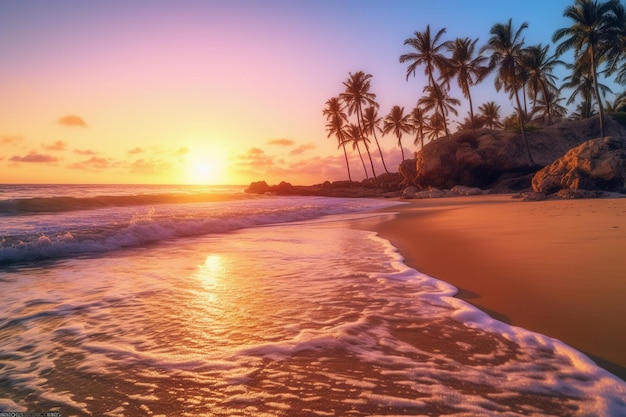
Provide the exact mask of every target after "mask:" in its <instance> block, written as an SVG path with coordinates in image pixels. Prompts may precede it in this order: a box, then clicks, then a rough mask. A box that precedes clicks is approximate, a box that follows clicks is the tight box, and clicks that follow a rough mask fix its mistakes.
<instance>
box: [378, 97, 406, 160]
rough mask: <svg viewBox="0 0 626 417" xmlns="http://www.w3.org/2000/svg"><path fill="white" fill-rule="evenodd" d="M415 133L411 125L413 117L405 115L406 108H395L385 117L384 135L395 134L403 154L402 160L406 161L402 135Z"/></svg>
mask: <svg viewBox="0 0 626 417" xmlns="http://www.w3.org/2000/svg"><path fill="white" fill-rule="evenodd" d="M412 131H413V124H412V123H411V115H410V114H404V107H400V106H393V107H392V108H391V111H390V112H389V114H388V115H387V116H386V117H385V125H384V126H383V133H385V134H387V133H389V132H393V134H394V135H396V137H397V138H398V146H399V147H400V152H401V153H402V160H403V161H404V148H403V147H402V134H403V133H411V132H412Z"/></svg>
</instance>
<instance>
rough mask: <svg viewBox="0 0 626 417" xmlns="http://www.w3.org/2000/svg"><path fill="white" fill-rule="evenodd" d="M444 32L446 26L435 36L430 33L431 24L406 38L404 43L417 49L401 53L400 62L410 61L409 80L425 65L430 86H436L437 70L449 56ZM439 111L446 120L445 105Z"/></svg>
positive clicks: (445, 62)
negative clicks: (442, 39)
mask: <svg viewBox="0 0 626 417" xmlns="http://www.w3.org/2000/svg"><path fill="white" fill-rule="evenodd" d="M444 33H446V28H443V29H440V30H439V31H438V32H437V34H436V35H435V36H434V37H433V36H432V35H431V33H430V25H426V30H425V31H424V32H415V33H414V35H415V37H413V38H407V39H405V40H404V45H409V46H411V47H412V48H413V49H414V50H415V52H410V53H408V54H403V55H400V63H402V64H404V63H405V62H408V63H409V66H408V67H407V70H406V79H407V81H408V79H409V76H411V75H413V76H415V72H416V70H417V67H418V66H420V65H424V67H425V68H424V73H425V74H426V75H427V76H428V86H430V87H434V86H435V85H437V83H436V82H435V70H438V71H439V72H440V73H441V72H442V70H443V69H444V68H445V67H446V65H447V58H446V57H445V56H444V55H443V53H442V52H443V50H444V49H445V48H446V43H445V42H441V37H442V36H443V34H444ZM440 104H441V103H440ZM439 111H440V112H441V116H442V117H443V120H444V121H445V119H446V112H445V109H444V108H443V105H441V106H440V107H439ZM446 132H447V128H446Z"/></svg>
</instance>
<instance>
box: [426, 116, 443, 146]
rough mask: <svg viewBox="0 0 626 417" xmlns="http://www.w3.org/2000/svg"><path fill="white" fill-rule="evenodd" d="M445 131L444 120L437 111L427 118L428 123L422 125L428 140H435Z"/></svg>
mask: <svg viewBox="0 0 626 417" xmlns="http://www.w3.org/2000/svg"><path fill="white" fill-rule="evenodd" d="M445 131H446V130H445V127H444V120H443V117H441V115H440V114H439V113H435V114H433V115H432V116H431V117H430V118H429V119H428V123H427V124H426V125H425V126H424V132H425V133H426V136H428V139H430V140H435V139H437V138H439V137H441V135H442V134H443V133H445Z"/></svg>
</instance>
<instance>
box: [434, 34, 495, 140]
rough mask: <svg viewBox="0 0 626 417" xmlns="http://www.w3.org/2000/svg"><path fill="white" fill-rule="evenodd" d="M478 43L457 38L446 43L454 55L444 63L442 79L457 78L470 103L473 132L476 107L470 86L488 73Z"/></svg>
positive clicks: (476, 40)
mask: <svg viewBox="0 0 626 417" xmlns="http://www.w3.org/2000/svg"><path fill="white" fill-rule="evenodd" d="M476 42H478V39H474V40H472V39H470V38H457V39H456V40H454V41H449V42H446V43H445V46H446V48H447V49H448V51H449V52H450V53H451V54H452V55H451V56H450V58H448V59H447V60H445V61H444V66H443V70H444V71H443V74H442V77H443V78H444V79H445V80H446V81H448V82H449V81H450V80H451V79H452V78H456V80H457V84H458V86H459V88H460V89H461V92H462V93H463V96H464V97H465V98H466V99H467V100H468V102H469V118H470V125H471V128H472V130H474V131H475V118H474V106H473V104H472V95H471V94H470V86H473V85H476V84H477V83H478V82H480V81H481V80H482V79H483V77H484V76H485V74H486V73H487V69H488V68H487V65H486V62H487V58H486V57H485V56H483V55H480V54H477V50H476Z"/></svg>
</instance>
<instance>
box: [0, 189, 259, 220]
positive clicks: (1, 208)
mask: <svg viewBox="0 0 626 417" xmlns="http://www.w3.org/2000/svg"><path fill="white" fill-rule="evenodd" d="M243 198H253V197H251V196H248V195H247V194H243V193H241V194H232V193H223V194H218V193H204V194H183V193H180V194H178V193H176V194H137V195H102V196H93V197H71V196H54V197H33V198H14V199H7V200H0V216H17V215H29V214H30V215H35V214H41V213H63V212H70V211H79V210H94V209H100V208H107V207H129V206H143V205H155V204H186V203H206V202H211V201H224V200H237V199H243Z"/></svg>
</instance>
